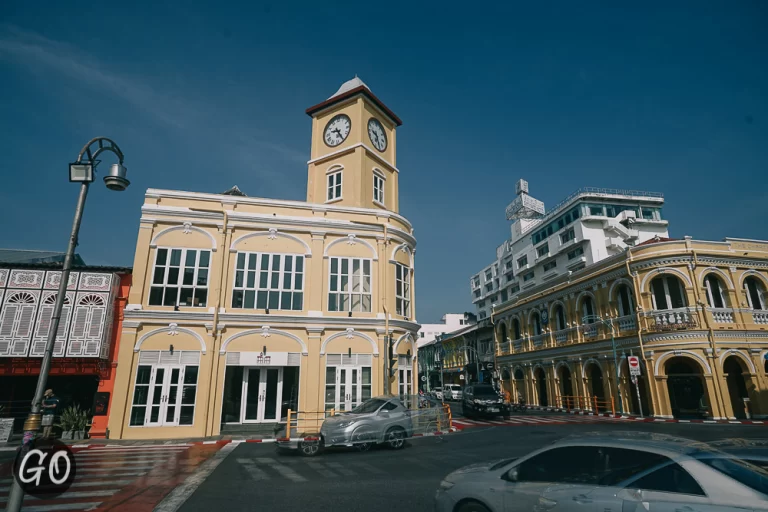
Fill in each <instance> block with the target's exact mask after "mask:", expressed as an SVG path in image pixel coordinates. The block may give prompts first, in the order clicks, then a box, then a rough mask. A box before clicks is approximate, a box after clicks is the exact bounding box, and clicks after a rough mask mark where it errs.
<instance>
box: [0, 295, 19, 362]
mask: <svg viewBox="0 0 768 512" xmlns="http://www.w3.org/2000/svg"><path fill="white" fill-rule="evenodd" d="M18 312H19V305H18V304H6V305H5V307H4V308H3V314H2V317H0V356H7V355H8V352H9V350H10V348H11V340H12V339H13V336H12V335H13V325H14V324H15V323H16V316H17V314H18Z"/></svg>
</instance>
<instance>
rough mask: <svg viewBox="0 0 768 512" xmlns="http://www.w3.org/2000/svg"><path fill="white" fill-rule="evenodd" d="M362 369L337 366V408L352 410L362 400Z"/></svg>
mask: <svg viewBox="0 0 768 512" xmlns="http://www.w3.org/2000/svg"><path fill="white" fill-rule="evenodd" d="M360 375H361V369H360V368H359V367H347V368H336V409H337V410H341V411H351V410H352V409H354V408H355V407H357V406H358V405H359V404H360V402H361V401H362V386H361V385H360V384H361V379H360Z"/></svg>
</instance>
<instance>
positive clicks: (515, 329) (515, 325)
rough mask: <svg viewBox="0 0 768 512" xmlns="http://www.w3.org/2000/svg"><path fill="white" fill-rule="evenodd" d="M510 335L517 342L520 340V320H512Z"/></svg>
mask: <svg viewBox="0 0 768 512" xmlns="http://www.w3.org/2000/svg"><path fill="white" fill-rule="evenodd" d="M512 334H514V336H515V338H514V339H516V340H519V339H520V338H522V337H523V336H522V334H521V333H520V320H518V319H517V318H513V319H512Z"/></svg>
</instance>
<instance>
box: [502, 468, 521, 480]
mask: <svg viewBox="0 0 768 512" xmlns="http://www.w3.org/2000/svg"><path fill="white" fill-rule="evenodd" d="M517 477H518V473H517V468H512V469H510V470H509V471H508V472H507V474H506V475H505V478H504V480H506V481H508V482H517Z"/></svg>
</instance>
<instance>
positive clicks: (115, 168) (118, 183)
mask: <svg viewBox="0 0 768 512" xmlns="http://www.w3.org/2000/svg"><path fill="white" fill-rule="evenodd" d="M126 174H128V168H127V167H126V166H124V165H123V164H112V167H110V168H109V174H107V175H106V176H104V184H106V185H107V188H108V189H109V190H115V191H117V192H122V191H123V190H125V189H127V188H128V185H130V184H131V182H130V181H128V180H127V179H126V178H125V175H126Z"/></svg>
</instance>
